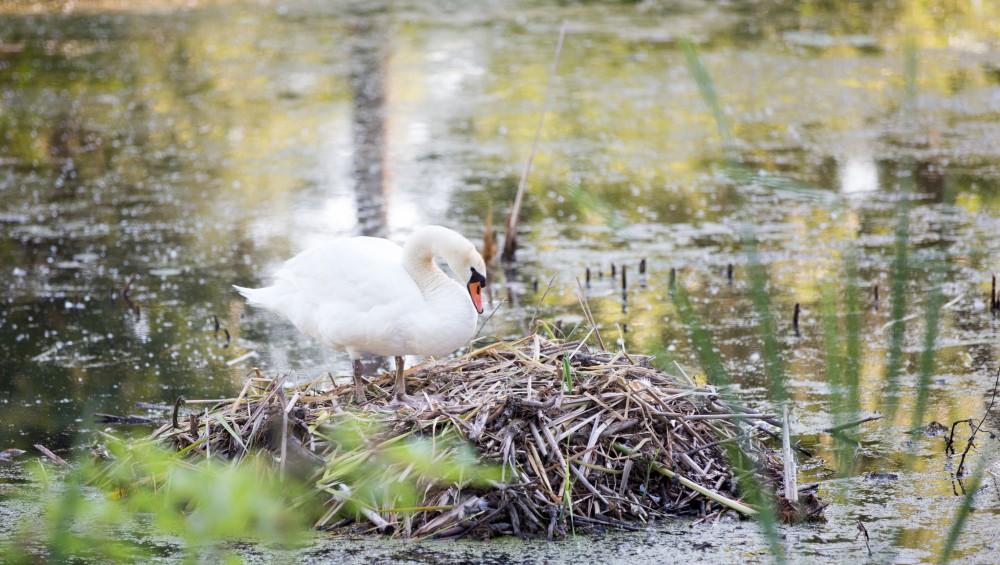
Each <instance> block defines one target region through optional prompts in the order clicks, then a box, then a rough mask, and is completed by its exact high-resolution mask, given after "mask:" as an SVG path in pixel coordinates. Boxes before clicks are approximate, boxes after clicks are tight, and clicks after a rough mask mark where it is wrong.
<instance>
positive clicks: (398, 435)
mask: <svg viewBox="0 0 1000 565" xmlns="http://www.w3.org/2000/svg"><path fill="white" fill-rule="evenodd" d="M392 379H393V377H392V375H389V374H384V375H381V376H379V377H377V378H376V379H375V380H374V381H373V382H371V383H370V384H369V386H368V389H369V394H370V395H371V393H375V394H376V395H379V397H378V398H376V399H375V400H371V401H369V403H368V404H367V405H365V406H363V407H360V408H358V407H356V406H353V404H352V396H353V386H351V385H337V384H333V385H332V388H330V387H331V383H330V382H326V383H323V384H322V385H317V384H316V383H313V384H309V385H301V386H297V387H286V386H283V382H282V379H277V380H271V379H263V378H252V379H250V380H249V381H248V382H247V385H246V387H244V389H243V392H242V393H241V394H240V395H239V397H238V398H236V399H226V400H225V401H219V402H218V403H216V404H215V405H214V406H212V407H211V408H210V409H209V410H205V411H204V413H203V414H200V415H198V416H196V415H195V413H192V414H191V415H190V416H189V418H188V419H186V420H184V421H180V422H179V421H178V418H177V414H176V407H175V416H174V419H173V420H174V421H173V422H171V423H168V424H165V425H164V426H162V427H161V428H160V429H159V430H157V432H156V436H157V437H159V438H161V439H164V440H165V441H169V442H171V443H172V445H173V446H174V447H175V448H177V449H181V450H186V452H187V453H188V454H190V455H191V456H192V457H212V458H214V457H222V458H226V459H238V458H240V457H243V456H244V455H245V454H247V453H250V452H253V451H256V450H259V449H264V450H266V451H268V452H270V453H271V454H273V456H274V458H275V460H276V461H278V462H279V465H280V466H281V468H282V469H283V470H286V468H287V472H288V473H294V474H297V475H299V476H301V477H303V478H307V479H308V480H309V484H310V485H311V487H313V488H314V489H315V491H316V494H317V496H318V497H322V501H323V504H324V505H325V506H326V511H325V514H324V515H323V516H322V517H321V518H320V519H319V521H318V522H317V526H318V527H323V528H328V529H334V530H340V529H342V528H354V529H357V528H359V527H364V528H375V529H377V530H379V531H382V532H394V533H395V534H396V535H401V536H437V537H452V536H464V535H479V536H482V535H491V534H516V535H541V536H548V537H553V536H560V535H564V534H566V533H567V532H569V531H571V530H575V531H581V530H584V531H586V530H592V529H595V528H600V527H609V526H610V527H621V528H637V527H642V526H643V525H644V524H645V523H647V522H649V521H651V520H653V519H656V518H662V517H666V516H678V515H686V516H696V517H702V518H707V517H717V516H720V515H721V514H723V513H726V512H735V513H737V514H742V515H752V514H754V513H756V510H755V509H754V508H751V507H750V506H748V505H747V504H745V503H744V502H741V501H740V495H739V491H738V488H737V485H736V480H735V479H734V476H733V475H734V472H733V470H732V467H731V466H730V464H729V459H728V458H727V449H729V448H733V447H735V448H738V449H740V450H741V452H742V453H743V455H744V457H743V458H742V459H743V460H744V461H750V462H751V465H750V467H751V469H750V470H749V471H748V470H745V469H744V470H743V472H744V473H752V474H754V475H755V476H756V478H757V480H758V483H759V484H762V485H765V486H766V487H767V488H768V489H769V490H772V492H773V491H774V490H776V489H774V487H775V486H777V485H780V481H781V467H782V466H781V460H780V457H779V456H778V455H777V454H776V452H774V451H772V450H770V449H768V448H766V447H765V446H764V445H763V443H762V442H761V441H760V439H759V438H758V435H763V432H762V431H761V430H762V429H763V428H766V427H767V425H766V424H762V423H761V422H762V421H763V422H770V423H777V421H776V420H775V419H774V418H773V417H772V416H769V415H766V414H760V413H754V412H752V411H749V410H746V409H742V408H739V407H737V406H734V405H733V404H732V403H729V402H726V401H725V400H724V399H723V398H721V397H720V395H719V394H718V393H717V391H716V390H714V389H713V388H712V387H708V386H699V385H697V384H696V383H694V382H693V381H692V380H691V379H690V378H688V377H687V376H686V375H684V374H683V372H681V373H680V375H679V376H677V377H674V376H669V375H667V374H665V373H663V372H661V371H659V370H657V369H654V368H653V367H652V365H651V364H650V359H649V358H647V357H641V356H635V355H627V354H625V353H622V352H620V353H607V352H598V351H593V350H591V349H590V348H589V347H588V346H586V345H585V344H583V343H578V342H575V343H556V342H551V341H548V340H545V339H543V338H540V337H538V336H532V337H529V338H525V339H523V340H520V341H517V342H514V343H510V342H499V343H495V344H493V345H490V346H488V347H484V348H482V349H479V350H477V351H473V352H471V353H469V354H467V355H465V356H463V357H461V358H458V359H453V360H446V361H439V362H432V363H427V364H424V365H420V366H417V367H414V368H412V369H411V370H409V371H407V381H408V385H409V388H410V391H411V392H413V393H414V394H415V395H417V396H422V397H423V398H424V399H425V400H426V402H427V403H428V406H427V407H426V408H424V409H422V410H412V409H407V408H403V409H392V408H390V407H388V406H387V403H386V400H388V398H389V395H390V393H389V391H390V390H391V387H392ZM320 388H326V390H320ZM348 415H349V416H350V418H351V419H350V422H351V424H350V425H351V426H354V427H357V422H359V421H364V422H366V423H367V424H372V423H374V424H377V425H370V426H368V427H367V428H364V429H365V430H367V431H366V433H367V434H368V435H367V436H364V437H360V438H358V437H354V438H353V439H352V438H351V437H349V436H345V435H344V434H338V429H342V428H343V427H344V426H347V425H348V424H346V423H345V422H348V420H345V418H347V417H348ZM445 433H449V434H452V435H458V436H460V437H461V438H463V439H464V440H466V441H467V442H468V444H471V445H472V446H474V448H475V450H477V451H478V454H479V455H480V457H481V460H483V461H487V462H490V463H492V464H494V466H495V467H494V468H498V469H500V477H499V478H498V477H492V478H490V479H487V480H484V481H480V482H478V483H476V481H475V480H472V479H470V478H468V477H465V478H463V477H450V478H442V477H447V473H445V474H444V475H438V476H436V478H435V476H434V474H433V472H430V473H428V472H426V471H428V469H430V470H433V469H435V468H437V467H444V466H445V465H446V463H445V462H446V458H447V457H450V456H454V455H455V454H456V453H457V451H456V450H457V449H459V447H456V442H450V443H449V442H445V441H443V440H441V441H440V442H439V439H440V438H443V437H444V435H443V434H445ZM420 437H423V438H431V439H428V440H427V441H428V442H429V443H428V444H426V445H425V446H424V449H423V450H422V451H421V450H419V449H418V450H415V451H414V450H411V452H419V453H422V454H424V455H426V457H428V458H429V461H424V462H423V463H421V462H419V461H417V462H414V461H409V460H406V459H405V458H402V459H400V458H393V457H389V458H387V457H380V454H381V455H384V454H385V453H386V452H387V450H389V449H390V448H391V447H392V446H393V445H399V443H400V442H401V441H403V440H411V439H414V438H420ZM428 446H429V447H428ZM366 465H367V466H366ZM415 469H416V470H415ZM421 470H423V471H421ZM407 480H408V481H411V482H412V488H411V489H410V491H409V497H410V500H409V502H407V503H405V504H403V505H402V506H403V507H400V503H399V501H398V500H395V499H392V495H391V494H390V495H387V494H386V493H387V492H390V491H387V490H386V489H384V488H382V489H381V490H377V491H376V490H373V489H372V488H370V487H372V483H373V481H374V482H376V483H377V482H379V481H389V482H392V481H407ZM414 495H415V498H414ZM404 498H405V497H404ZM414 502H416V504H414Z"/></svg>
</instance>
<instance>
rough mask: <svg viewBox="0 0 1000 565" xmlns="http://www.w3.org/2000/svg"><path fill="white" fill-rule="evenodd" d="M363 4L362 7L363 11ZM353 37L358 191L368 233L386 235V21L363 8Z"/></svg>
mask: <svg viewBox="0 0 1000 565" xmlns="http://www.w3.org/2000/svg"><path fill="white" fill-rule="evenodd" d="M360 9H361V8H359V11H360ZM355 21H356V23H355V26H354V37H353V38H352V42H351V88H352V91H353V95H354V99H353V105H352V109H353V123H352V133H353V138H354V192H355V201H356V203H357V208H358V226H359V229H360V231H361V234H362V235H376V236H381V235H385V232H386V223H387V222H386V209H385V147H386V131H385V130H386V127H385V117H386V116H385V86H386V85H385V72H384V71H385V59H386V57H385V52H384V50H383V45H384V44H385V39H386V33H385V22H384V19H383V17H382V16H381V15H380V14H378V13H376V12H375V11H374V10H366V11H365V13H361V14H358V19H357V20H355Z"/></svg>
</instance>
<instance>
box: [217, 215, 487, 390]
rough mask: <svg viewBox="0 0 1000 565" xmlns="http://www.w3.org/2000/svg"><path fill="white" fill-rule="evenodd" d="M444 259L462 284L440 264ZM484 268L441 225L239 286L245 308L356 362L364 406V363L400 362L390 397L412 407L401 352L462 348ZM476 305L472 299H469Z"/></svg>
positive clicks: (333, 246)
mask: <svg viewBox="0 0 1000 565" xmlns="http://www.w3.org/2000/svg"><path fill="white" fill-rule="evenodd" d="M435 257H440V258H442V259H444V261H445V262H446V263H447V264H448V267H449V268H450V269H451V270H452V272H454V273H455V275H456V276H458V277H460V278H461V279H462V280H463V281H466V282H465V284H464V287H463V285H462V284H459V283H458V282H456V281H455V280H454V279H452V278H451V277H449V276H448V275H446V274H445V273H444V271H442V270H441V269H440V268H439V267H438V266H437V264H436V263H435V262H434V258H435ZM485 286H486V265H485V263H484V262H483V258H482V256H480V255H479V253H478V252H477V251H476V248H475V247H474V246H473V245H472V243H470V242H469V240H467V239H465V238H464V237H462V236H461V235H459V234H458V233H456V232H454V231H452V230H450V229H447V228H443V227H441V226H426V227H424V228H421V229H419V230H417V231H416V232H415V233H414V234H413V235H411V236H410V238H409V239H408V240H407V241H406V245H404V246H403V247H400V246H399V245H397V244H395V243H393V242H391V241H389V240H387V239H381V238H377V237H350V238H343V239H336V240H332V241H328V242H325V243H322V244H319V245H316V246H314V247H311V248H309V249H306V250H305V251H303V252H302V253H299V254H298V255H296V256H295V257H293V258H292V259H290V260H288V261H287V262H285V264H284V265H282V266H281V268H280V269H279V270H278V271H277V273H275V280H274V284H273V285H271V286H268V287H265V288H242V287H238V286H235V285H234V288H235V289H236V290H237V291H239V293H240V294H242V295H243V296H244V297H246V299H247V302H248V303H249V304H250V305H252V306H259V307H262V308H266V309H268V310H271V311H274V312H277V313H279V314H281V315H283V316H285V317H286V318H288V320H289V321H291V322H292V323H293V324H294V325H295V326H296V327H297V328H298V329H299V330H301V331H302V332H303V333H305V334H306V335H309V336H311V337H313V338H315V339H317V340H319V341H320V342H322V343H323V344H325V345H328V346H330V347H333V348H334V349H336V350H341V351H346V352H347V353H348V355H350V356H351V359H352V360H353V361H354V395H355V400H356V401H357V402H358V403H362V402H364V401H365V392H364V381H363V379H362V377H361V362H360V360H359V359H360V357H361V355H362V354H363V353H371V354H375V355H384V356H390V355H391V356H393V357H395V358H396V382H395V385H394V394H395V397H396V400H397V401H398V402H402V401H406V400H407V399H408V397H407V395H406V383H405V381H404V379H403V356H405V355H446V354H448V353H451V352H452V351H454V350H456V349H458V348H459V347H462V346H463V345H465V344H466V343H468V341H469V340H470V339H472V337H473V334H474V333H475V331H476V322H477V320H478V314H482V313H483V302H482V294H481V292H482V289H483V288H484V287H485ZM470 299H471V300H470Z"/></svg>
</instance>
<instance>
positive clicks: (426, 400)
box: [388, 393, 440, 412]
mask: <svg viewBox="0 0 1000 565" xmlns="http://www.w3.org/2000/svg"><path fill="white" fill-rule="evenodd" d="M433 400H440V399H439V398H438V397H437V396H436V395H435V396H427V395H423V394H421V395H418V396H413V395H410V394H405V393H404V394H394V395H393V397H392V400H390V401H389V404H388V406H389V408H395V409H399V408H411V409H413V410H416V411H417V412H422V411H424V410H429V409H431V408H432V405H431V401H433Z"/></svg>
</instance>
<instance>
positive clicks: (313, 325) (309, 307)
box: [237, 237, 423, 353]
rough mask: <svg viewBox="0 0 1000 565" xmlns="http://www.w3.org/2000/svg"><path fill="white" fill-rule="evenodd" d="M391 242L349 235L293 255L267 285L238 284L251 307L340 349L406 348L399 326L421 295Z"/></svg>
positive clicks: (400, 251) (383, 349)
mask: <svg viewBox="0 0 1000 565" xmlns="http://www.w3.org/2000/svg"><path fill="white" fill-rule="evenodd" d="M402 255H403V250H402V248H401V247H400V246H399V245H396V244H395V243H392V242H391V241H389V240H386V239H381V238H374V237H351V238H344V239H337V240H331V241H328V242H324V243H321V244H318V245H316V246H314V247H310V248H309V249H307V250H305V251H303V252H302V253H300V254H298V255H296V256H295V257H293V258H292V259H289V260H288V261H287V262H286V263H285V264H284V265H282V266H281V268H280V269H279V270H278V271H277V272H276V273H275V277H274V284H273V285H272V286H269V287H266V288H259V289H245V288H239V287H237V290H239V291H240V293H241V294H243V296H245V297H246V298H247V300H248V301H249V303H250V304H251V305H253V306H259V307H263V308H266V309H268V310H272V311H274V312H277V313H279V314H282V315H283V316H285V317H287V318H288V319H289V321H291V322H292V323H293V324H295V326H296V327H298V328H299V329H300V330H301V331H302V332H303V333H305V334H307V335H310V336H312V337H314V338H316V339H319V340H321V341H323V342H324V343H326V344H327V345H331V346H334V347H337V348H340V349H354V350H360V351H367V352H370V353H380V352H381V351H388V350H399V349H401V348H402V349H405V348H406V344H405V343H402V342H404V341H406V340H407V339H408V333H409V332H405V331H400V329H401V328H399V327H398V326H399V324H400V323H401V320H402V319H403V318H405V316H406V314H407V312H408V309H409V308H411V307H412V306H413V305H416V304H421V303H422V301H423V296H422V294H421V292H420V289H419V288H418V287H417V285H416V283H415V282H414V281H413V279H412V278H411V277H410V275H409V274H408V273H407V272H406V270H405V269H404V268H403V263H402Z"/></svg>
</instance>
